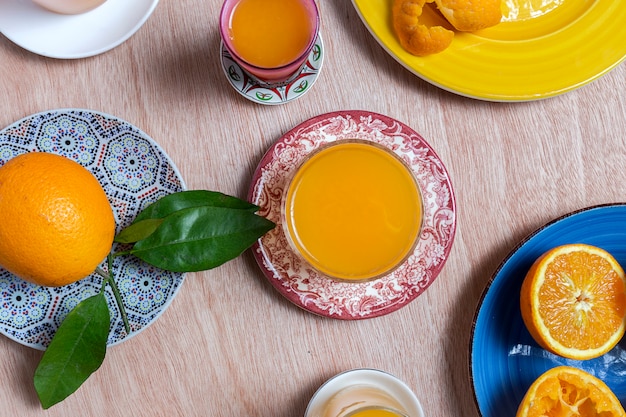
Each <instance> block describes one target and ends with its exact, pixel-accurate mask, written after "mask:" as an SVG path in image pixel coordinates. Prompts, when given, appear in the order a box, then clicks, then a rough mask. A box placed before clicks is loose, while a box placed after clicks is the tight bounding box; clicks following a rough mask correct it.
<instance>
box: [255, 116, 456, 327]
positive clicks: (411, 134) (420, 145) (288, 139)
mask: <svg viewBox="0 0 626 417" xmlns="http://www.w3.org/2000/svg"><path fill="white" fill-rule="evenodd" d="M334 126H339V128H345V130H343V131H342V132H340V133H332V132H330V133H328V134H327V135H326V136H323V134H322V130H321V128H324V130H332V128H333V127H334ZM357 128H358V129H359V130H358V131H357V130H355V129H357ZM304 135H309V136H306V137H305V136H304ZM322 136H323V137H322ZM348 138H352V139H364V140H372V141H377V142H378V144H380V145H383V146H386V147H389V146H390V143H392V144H393V145H394V146H395V149H392V150H393V151H394V152H396V154H398V155H399V156H400V157H401V158H403V159H405V161H406V159H407V158H409V157H410V156H413V160H412V162H411V163H410V164H409V165H410V166H411V169H412V170H413V172H414V173H415V175H416V177H417V180H418V183H419V185H420V192H421V193H422V198H423V201H424V227H423V229H422V233H421V234H420V241H419V242H418V244H417V246H416V248H415V251H414V253H413V255H411V256H410V257H409V258H408V259H407V260H406V261H405V262H404V263H403V264H402V265H401V267H400V268H399V269H398V272H392V273H390V274H387V275H385V276H383V277H381V278H378V279H375V280H373V281H368V282H362V283H340V282H337V281H333V280H330V279H328V278H323V277H322V276H321V274H319V273H316V272H315V271H312V270H311V269H310V268H307V267H306V266H305V265H303V264H302V262H300V261H298V256H297V255H296V254H295V253H293V251H292V250H291V248H290V247H289V245H288V244H287V243H286V238H285V236H284V233H283V232H282V226H281V224H280V219H279V218H278V217H279V214H277V213H276V211H277V210H278V208H277V207H278V206H277V204H279V203H280V201H279V200H280V199H281V198H282V188H281V187H283V186H284V185H285V184H284V180H285V178H284V177H285V175H284V174H285V172H282V170H283V169H289V170H291V169H293V168H294V167H295V165H297V164H298V162H299V160H301V159H302V158H303V157H304V156H306V155H308V154H309V153H310V152H311V151H313V150H314V149H315V148H317V147H318V146H320V145H321V144H324V143H329V142H334V141H336V140H341V139H348ZM394 141H397V142H394ZM398 143H402V146H405V148H402V147H401V146H400V145H398ZM396 145H397V146H396ZM303 147H306V148H307V149H302V148H303ZM298 148H300V149H298ZM298 152H303V153H302V154H301V155H298V154H297V153H298ZM418 154H419V155H418ZM283 156H286V158H296V159H294V160H289V161H285V160H284V159H281V158H282V157H283ZM282 165H284V166H282ZM416 166H417V167H419V168H420V169H422V171H421V172H419V173H416V172H415V169H416V168H415V167H416ZM272 169H276V170H277V173H272ZM428 169H432V171H436V174H434V173H433V172H428ZM431 174H434V175H431ZM272 181H276V184H273V185H274V186H275V187H272ZM433 188H435V189H436V190H435V191H433ZM437 192H439V193H441V194H437ZM268 196H271V197H270V198H269V199H268ZM438 197H440V199H441V200H445V201H443V202H440V201H439V199H438ZM248 199H249V201H251V202H252V203H253V204H256V205H258V206H259V207H260V214H262V215H265V216H267V217H268V218H270V220H272V221H274V222H275V223H276V225H277V226H276V228H275V229H274V230H272V231H270V232H269V233H268V234H266V235H265V236H263V237H262V238H261V239H259V241H257V242H256V243H255V244H254V245H253V247H252V249H253V254H254V257H255V259H256V261H257V263H258V265H259V267H260V268H261V270H262V272H263V274H264V275H265V277H266V278H267V279H268V280H269V282H270V283H271V285H272V286H273V287H274V288H275V289H276V290H277V291H278V292H279V293H280V294H282V295H283V296H284V297H285V298H287V299H288V300H289V301H291V302H292V303H293V304H295V305H296V306H298V307H301V308H302V309H304V310H307V311H309V312H311V313H313V314H316V315H319V316H324V317H330V318H335V319H340V320H360V319H367V318H374V317H378V316H382V315H385V314H389V313H391V312H393V311H396V310H398V309H399V308H401V307H403V306H405V305H406V304H408V303H409V302H411V301H413V300H414V299H415V298H417V297H418V296H419V295H420V294H422V293H423V292H424V291H425V290H426V289H427V288H428V287H429V286H430V284H432V282H434V281H435V279H436V278H437V276H438V275H439V273H440V272H441V270H442V269H443V267H444V265H445V263H446V261H447V259H448V256H449V253H450V251H451V248H452V244H453V241H454V236H455V232H456V202H455V196H454V191H453V188H452V183H451V181H450V178H449V175H448V172H447V170H446V168H445V166H444V165H443V162H442V161H441V160H440V159H439V157H438V156H437V154H436V153H435V151H434V150H433V148H432V147H431V146H430V145H429V144H428V143H427V142H426V141H425V140H424V139H423V138H422V136H420V135H419V134H418V133H417V132H415V131H414V130H413V129H411V128H410V127H409V126H407V125H406V124H404V123H402V122H399V121H397V120H395V119H393V118H391V117H388V116H385V115H382V114H378V113H373V112H369V111H362V110H347V111H336V112H330V113H325V114H322V115H318V116H316V117H313V118H311V119H309V120H306V121H304V122H302V123H300V124H299V125H297V126H296V127H294V128H292V129H291V130H289V131H288V132H287V133H285V134H284V135H283V136H282V137H281V138H280V139H279V140H278V141H276V142H275V143H274V144H273V145H272V146H271V147H270V148H269V149H268V150H267V152H266V153H265V155H264V156H263V157H262V158H261V161H260V162H259V164H258V166H257V168H256V170H255V172H254V175H253V177H252V181H251V186H250V189H249V192H248ZM431 240H432V241H431ZM429 244H432V247H429V246H428V245H429ZM272 245H274V247H275V248H278V251H279V254H278V255H280V256H283V257H284V259H282V262H283V264H281V265H280V266H277V265H276V264H275V262H273V260H272V259H271V258H272V253H271V247H272ZM426 248H429V249H430V252H429V253H428V254H426V255H423V254H422V252H423V251H424V249H426ZM274 256H277V254H274ZM420 263H423V264H424V265H425V266H424V265H418V264H420Z"/></svg>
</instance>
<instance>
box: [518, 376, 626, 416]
mask: <svg viewBox="0 0 626 417" xmlns="http://www.w3.org/2000/svg"><path fill="white" fill-rule="evenodd" d="M625 415H626V413H624V408H623V407H622V405H621V403H620V402H619V400H618V399H617V397H616V396H615V394H614V393H613V391H611V389H610V388H609V387H608V386H607V385H606V384H605V383H604V382H603V381H602V380H600V379H598V378H596V377H595V376H593V375H591V374H589V373H587V372H585V371H583V370H581V369H578V368H574V367H570V366H558V367H556V368H552V369H550V370H548V371H546V372H545V373H543V374H542V375H540V376H539V378H537V379H536V380H535V382H533V384H532V385H531V386H530V388H529V389H528V391H527V392H526V395H525V396H524V399H523V400H522V402H521V403H520V405H519V408H518V409H517V414H516V417H546V416H563V417H576V416H578V417H592V416H595V417H600V416H602V417H624V416H625Z"/></svg>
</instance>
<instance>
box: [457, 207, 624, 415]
mask: <svg viewBox="0 0 626 417" xmlns="http://www.w3.org/2000/svg"><path fill="white" fill-rule="evenodd" d="M612 208H626V202H615V203H604V204H596V205H592V206H588V207H584V208H581V209H577V210H573V211H571V212H569V213H565V214H563V215H561V216H558V217H556V218H554V219H552V220H550V221H548V222H546V223H544V224H543V225H542V226H540V227H538V228H537V229H535V230H534V231H533V232H531V233H530V234H529V235H527V236H526V237H524V238H523V239H522V240H521V241H520V242H519V243H517V244H516V245H515V246H514V247H513V248H512V249H511V250H510V251H509V252H508V254H507V255H506V256H505V257H504V258H503V260H502V261H501V262H500V264H499V265H498V267H497V268H496V269H495V271H494V272H493V274H492V275H491V276H490V278H489V280H488V281H487V283H486V284H485V287H484V288H483V291H482V292H481V295H480V297H479V299H478V302H477V306H476V309H475V311H474V315H473V317H472V324H471V329H470V338H469V352H470V353H469V357H468V368H469V380H470V384H471V387H472V398H473V400H474V405H475V407H476V411H477V412H478V413H479V415H481V416H483V415H484V414H483V413H482V410H481V405H480V403H479V398H478V396H477V393H476V385H475V380H476V378H475V372H474V358H475V351H474V344H475V338H476V329H477V326H478V321H479V317H480V315H481V313H482V312H483V306H484V302H485V299H486V297H487V295H488V294H489V292H490V290H491V288H492V286H493V285H494V284H495V282H496V280H497V279H498V278H499V277H500V274H501V272H502V270H503V269H504V268H505V267H506V266H507V265H508V264H509V262H510V261H511V260H512V259H513V258H514V257H515V256H516V254H517V253H518V252H519V251H520V250H521V249H522V248H523V247H524V246H525V245H526V244H528V243H529V242H531V241H532V240H533V239H534V238H535V237H536V236H538V235H539V234H540V233H542V232H544V231H545V230H547V229H550V228H551V227H554V226H555V225H557V224H559V223H561V222H563V221H565V220H567V219H570V218H572V217H575V216H577V215H581V214H584V213H590V212H593V211H602V210H604V209H612ZM500 279H503V278H500ZM573 362H576V361H573Z"/></svg>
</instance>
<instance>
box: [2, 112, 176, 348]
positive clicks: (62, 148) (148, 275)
mask: <svg viewBox="0 0 626 417" xmlns="http://www.w3.org/2000/svg"><path fill="white" fill-rule="evenodd" d="M34 151H38V152H49V153H55V154H59V155H63V156H66V157H68V158H70V159H73V160H74V161H76V162H78V163H80V164H81V165H82V166H84V167H85V168H87V169H88V170H89V171H90V172H91V173H92V174H94V175H95V176H96V178H97V179H98V180H99V181H100V184H102V186H103V188H104V191H105V192H106V194H107V196H108V197H109V202H110V203H111V206H112V208H113V212H114V214H115V221H116V224H117V231H120V230H121V228H123V227H125V226H127V225H128V224H129V223H130V222H131V221H132V220H133V219H134V218H135V216H136V215H137V214H138V213H139V211H141V210H142V209H143V208H144V207H145V206H146V205H148V204H149V203H151V202H153V201H155V200H157V199H158V198H159V197H162V196H164V195H167V194H171V193H173V192H177V191H183V190H184V189H185V185H184V182H183V180H182V179H181V176H180V174H179V172H178V170H177V168H176V167H175V166H174V164H173V163H172V161H171V160H170V159H169V157H168V156H167V155H166V154H165V152H164V151H163V150H162V149H161V148H160V147H159V145H157V144H156V143H155V142H154V141H153V140H152V139H151V138H150V137H148V136H147V135H146V134H145V133H144V132H142V131H141V130H139V129H137V128H136V127H134V126H132V125H130V124H129V123H127V122H125V121H123V120H120V119H118V118H115V117H113V116H109V115H107V114H103V113H97V112H93V111H89V110H76V109H72V110H69V109H68V110H54V111H49V112H43V113H38V114H35V115H32V116H28V117H26V118H24V119H22V120H20V121H18V122H16V123H14V124H12V125H11V126H9V127H7V128H5V129H4V130H2V131H0V165H4V163H5V162H6V161H8V160H9V159H11V158H13V157H14V156H17V155H19V154H22V153H26V152H34ZM114 250H115V246H114ZM105 269H106V268H105ZM113 270H114V274H115V277H116V282H117V285H118V287H119V289H120V292H121V293H122V300H123V303H124V305H125V307H126V312H127V314H128V319H129V322H130V328H131V332H130V334H127V333H126V331H125V329H124V324H123V323H122V319H121V315H120V313H119V310H118V308H117V304H116V303H115V300H114V298H113V294H112V293H111V292H110V288H108V287H107V288H108V289H107V294H106V295H107V299H108V302H109V308H110V311H111V331H110V333H109V339H108V345H114V344H117V343H119V342H121V341H123V340H126V339H128V338H129V337H130V336H133V335H135V334H137V333H138V332H139V331H141V330H142V329H144V328H146V327H147V326H148V325H150V324H151V323H152V322H154V321H155V320H156V319H157V317H159V316H160V315H161V313H163V311H164V310H165V309H166V308H167V307H168V305H169V304H170V302H171V301H172V299H173V298H174V296H175V295H176V293H177V291H178V289H179V288H180V286H181V284H182V283H183V279H184V274H181V273H173V272H167V271H162V270H160V269H158V268H155V267H153V266H151V265H148V264H146V263H143V262H142V261H140V260H139V259H137V258H135V257H132V256H119V257H116V258H115V261H114V264H113ZM101 282H102V279H101V278H100V277H99V276H98V275H96V274H92V275H90V276H89V277H87V278H85V279H83V280H80V281H78V282H75V283H73V284H70V285H67V286H64V287H59V288H47V287H40V286H37V285H34V284H30V283H27V282H25V281H23V280H21V279H19V278H17V277H15V276H14V275H12V274H11V273H9V272H7V271H5V270H3V269H1V268H0V302H1V304H0V333H2V334H4V335H6V336H7V337H9V338H11V339H13V340H15V341H17V342H19V343H21V344H23V345H26V346H30V347H33V348H36V349H42V350H43V349H45V347H46V346H47V345H48V343H49V342H50V340H51V338H52V336H53V335H54V333H55V332H56V329H57V328H58V326H59V324H60V323H61V321H62V320H63V319H64V318H65V316H66V315H67V313H69V311H70V310H71V309H72V308H74V307H75V306H76V305H77V304H78V303H79V302H80V301H81V300H83V299H84V298H87V297H89V296H91V295H94V294H96V293H97V292H98V291H99V289H100V287H101Z"/></svg>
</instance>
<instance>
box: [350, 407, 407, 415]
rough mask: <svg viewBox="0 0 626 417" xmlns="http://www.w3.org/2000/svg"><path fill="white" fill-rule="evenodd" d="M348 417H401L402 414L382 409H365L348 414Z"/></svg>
mask: <svg viewBox="0 0 626 417" xmlns="http://www.w3.org/2000/svg"><path fill="white" fill-rule="evenodd" d="M349 416H350V417H402V414H398V413H396V412H395V411H391V410H387V409H384V408H367V409H364V410H359V411H356V412H354V413H352V414H349Z"/></svg>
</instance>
